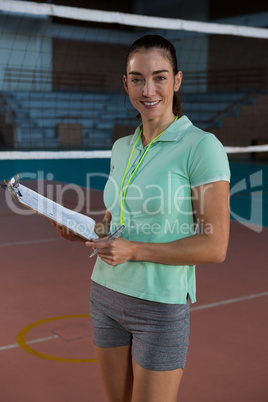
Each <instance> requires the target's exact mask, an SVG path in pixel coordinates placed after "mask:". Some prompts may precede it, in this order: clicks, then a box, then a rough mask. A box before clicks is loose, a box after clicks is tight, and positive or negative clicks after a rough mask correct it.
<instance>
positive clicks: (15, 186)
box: [1, 173, 22, 198]
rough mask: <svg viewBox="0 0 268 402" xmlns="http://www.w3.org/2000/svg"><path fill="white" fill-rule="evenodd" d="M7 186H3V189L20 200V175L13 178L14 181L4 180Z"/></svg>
mask: <svg viewBox="0 0 268 402" xmlns="http://www.w3.org/2000/svg"><path fill="white" fill-rule="evenodd" d="M4 182H5V184H1V187H2V188H4V189H5V190H7V191H9V192H10V193H11V194H12V195H14V196H15V197H16V198H18V195H19V196H20V197H22V195H21V193H20V190H19V175H18V173H17V174H16V176H15V177H12V179H10V180H9V181H8V180H4Z"/></svg>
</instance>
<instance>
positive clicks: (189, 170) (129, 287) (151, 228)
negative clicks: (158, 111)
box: [92, 116, 230, 304]
mask: <svg viewBox="0 0 268 402" xmlns="http://www.w3.org/2000/svg"><path fill="white" fill-rule="evenodd" d="M139 132H140V127H138V128H137V129H136V131H135V133H134V135H131V136H127V137H123V138H120V139H119V140H117V141H116V142H115V144H114V146H113V149H112V157H111V170H110V176H109V179H108V181H107V183H106V186H105V189H104V203H105V206H106V208H107V209H108V210H109V211H110V212H111V214H112V222H111V224H112V226H111V228H112V230H113V229H115V228H116V227H117V226H119V224H120V211H121V203H120V186H121V181H122V178H123V175H124V173H125V169H126V166H127V163H128V159H129V156H130V153H131V150H132V148H133V145H134V143H135V140H136V139H137V136H138V135H139ZM147 146H148V145H147ZM145 150H146V147H143V144H142V142H141V139H139V140H138V142H137V144H136V147H135V150H134V153H133V156H132V159H131V162H130V165H129V168H128V173H127V175H126V178H125V182H124V183H125V184H126V183H127V181H128V178H129V177H130V175H131V174H132V172H133V170H134V169H135V167H136V166H137V164H138V163H139V160H140V158H141V157H142V155H143V154H144V152H145ZM222 180H223V181H230V170H229V164H228V159H227V155H226V152H225V150H224V147H223V146H222V144H221V143H220V142H219V141H218V139H217V138H216V137H215V136H214V135H213V134H211V133H207V132H204V131H202V130H200V129H199V128H197V127H195V126H194V125H193V124H192V123H191V122H190V120H189V119H188V118H187V117H186V116H182V117H181V118H180V119H178V120H177V121H175V122H174V123H173V124H171V125H170V126H169V127H168V129H167V130H166V131H165V132H164V133H163V134H162V135H161V136H160V137H159V138H158V139H157V140H155V141H154V143H153V144H152V145H151V147H150V149H149V150H148V152H147V154H146V155H145V157H144V159H143V161H142V162H141V165H140V166H139V168H138V170H137V171H136V172H135V174H134V176H133V177H132V179H131V182H130V184H129V186H128V188H127V192H126V198H125V203H124V222H123V223H124V225H125V229H124V231H123V233H122V237H124V238H125V239H128V240H133V241H139V242H151V243H168V242H171V241H174V240H179V239H182V238H185V237H188V236H192V235H194V234H195V233H196V226H195V224H194V220H193V211H192V198H191V194H192V189H193V188H194V187H197V186H200V185H202V184H207V183H212V182H216V181H222ZM201 224H202V222H201ZM167 252H168V251H167ZM92 280H93V281H95V282H97V283H99V284H100V285H103V286H106V287H107V288H109V289H112V290H115V291H117V292H120V293H124V294H126V295H129V296H133V297H137V298H141V299H145V300H151V301H155V302H161V303H170V304H185V303H186V299H187V294H189V296H190V298H191V302H192V303H193V302H195V301H196V281H195V266H193V265H167V264H158V263H155V262H148V261H127V262H125V263H123V264H118V265H116V266H111V265H108V264H106V263H105V262H103V261H102V260H101V259H100V258H99V257H98V258H97V261H96V264H95V267H94V270H93V274H92Z"/></svg>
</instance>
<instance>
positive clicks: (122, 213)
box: [120, 116, 178, 225]
mask: <svg viewBox="0 0 268 402" xmlns="http://www.w3.org/2000/svg"><path fill="white" fill-rule="evenodd" d="M177 119H178V117H177V116H176V119H175V121H176V120H177ZM164 132H165V130H164V131H163V132H162V133H160V134H158V136H157V137H155V138H154V139H153V140H152V141H151V142H150V144H149V145H148V146H147V149H146V151H145V152H144V154H143V155H142V158H141V159H140V160H139V163H138V164H137V166H136V167H135V169H134V170H133V172H132V173H131V176H130V178H129V179H128V182H127V184H126V187H125V189H124V192H123V186H124V181H125V178H126V175H127V171H128V167H129V164H130V161H131V159H132V155H133V152H134V149H135V148H136V144H137V142H138V140H139V139H140V137H141V134H142V129H141V130H140V133H139V135H138V137H137V139H136V141H135V144H134V145H133V148H132V151H131V154H130V157H129V159H128V163H127V167H126V170H125V173H124V176H123V179H122V182H121V188H120V201H121V213H120V225H123V221H124V212H123V208H124V203H125V198H126V192H127V188H128V185H129V183H130V180H131V179H132V177H133V176H134V174H135V173H136V171H137V170H138V168H139V166H140V164H141V162H142V161H143V159H144V157H145V155H146V154H147V152H148V151H149V148H150V146H151V145H152V143H153V142H154V141H155V140H157V138H159V137H160V136H161V135H162V134H163V133H164Z"/></svg>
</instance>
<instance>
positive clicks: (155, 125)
mask: <svg viewBox="0 0 268 402" xmlns="http://www.w3.org/2000/svg"><path fill="white" fill-rule="evenodd" d="M174 121H175V116H174V115H172V117H171V118H170V119H167V121H165V122H161V123H160V122H159V121H157V122H156V121H155V120H146V121H143V122H142V136H141V139H142V143H143V146H144V147H145V146H146V145H148V144H149V143H150V142H152V141H153V140H154V139H155V138H156V137H157V136H158V135H159V134H160V133H163V132H164V131H165V130H166V129H167V128H168V127H169V126H170V125H171V124H172V123H173V122H174Z"/></svg>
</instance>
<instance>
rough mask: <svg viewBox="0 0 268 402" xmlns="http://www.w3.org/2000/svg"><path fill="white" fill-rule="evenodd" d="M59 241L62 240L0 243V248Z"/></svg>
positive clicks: (56, 238) (59, 238) (55, 238)
mask: <svg viewBox="0 0 268 402" xmlns="http://www.w3.org/2000/svg"><path fill="white" fill-rule="evenodd" d="M59 240H63V239H62V238H61V237H51V238H50V239H38V240H22V241H10V242H8V243H0V247H9V246H22V245H27V244H34V243H47V242H50V241H59Z"/></svg>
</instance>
